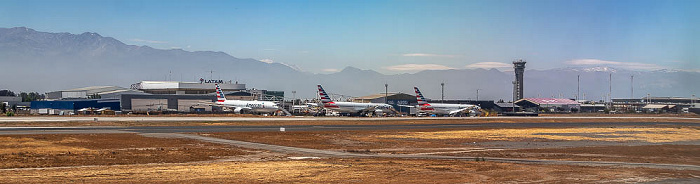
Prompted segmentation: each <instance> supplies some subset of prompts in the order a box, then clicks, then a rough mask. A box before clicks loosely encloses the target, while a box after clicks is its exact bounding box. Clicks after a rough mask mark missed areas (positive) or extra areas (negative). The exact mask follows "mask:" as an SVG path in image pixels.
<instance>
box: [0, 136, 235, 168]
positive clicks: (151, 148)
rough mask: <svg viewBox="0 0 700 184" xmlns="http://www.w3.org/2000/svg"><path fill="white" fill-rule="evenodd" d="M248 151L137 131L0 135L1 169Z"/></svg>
mask: <svg viewBox="0 0 700 184" xmlns="http://www.w3.org/2000/svg"><path fill="white" fill-rule="evenodd" d="M243 154H248V152H246V151H243V150H241V149H237V148H232V147H228V146H223V145H218V144H211V143H203V142H198V141H194V140H188V139H160V138H149V137H143V136H140V135H136V134H79V135H65V134H62V135H51V134H44V135H5V136H0V168H27V167H57V166H80V165H115V164H139V163H179V162H191V161H203V160H213V159H216V158H225V157H229V156H235V155H243Z"/></svg>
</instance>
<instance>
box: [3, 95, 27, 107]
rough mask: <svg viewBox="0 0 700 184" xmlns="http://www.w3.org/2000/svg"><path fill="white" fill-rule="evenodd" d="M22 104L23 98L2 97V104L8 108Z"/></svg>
mask: <svg viewBox="0 0 700 184" xmlns="http://www.w3.org/2000/svg"><path fill="white" fill-rule="evenodd" d="M20 102H22V97H19V96H0V103H5V105H7V108H10V107H12V106H13V105H17V104H19V103H20Z"/></svg>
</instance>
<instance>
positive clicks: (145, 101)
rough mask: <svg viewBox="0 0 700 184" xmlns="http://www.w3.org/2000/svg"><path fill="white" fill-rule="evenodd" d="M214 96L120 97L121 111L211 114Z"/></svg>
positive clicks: (141, 95) (144, 95)
mask: <svg viewBox="0 0 700 184" xmlns="http://www.w3.org/2000/svg"><path fill="white" fill-rule="evenodd" d="M215 101H216V96H215V95H174V94H166V95H151V94H140V95H137V94H126V95H121V98H120V102H121V103H120V104H121V109H122V111H126V112H134V113H146V112H155V111H159V112H164V111H168V112H212V111H214V106H213V104H214V102H215Z"/></svg>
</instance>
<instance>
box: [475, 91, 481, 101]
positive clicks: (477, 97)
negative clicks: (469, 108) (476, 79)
mask: <svg viewBox="0 0 700 184" xmlns="http://www.w3.org/2000/svg"><path fill="white" fill-rule="evenodd" d="M479 90H481V89H476V102H477V103H478V102H479Z"/></svg>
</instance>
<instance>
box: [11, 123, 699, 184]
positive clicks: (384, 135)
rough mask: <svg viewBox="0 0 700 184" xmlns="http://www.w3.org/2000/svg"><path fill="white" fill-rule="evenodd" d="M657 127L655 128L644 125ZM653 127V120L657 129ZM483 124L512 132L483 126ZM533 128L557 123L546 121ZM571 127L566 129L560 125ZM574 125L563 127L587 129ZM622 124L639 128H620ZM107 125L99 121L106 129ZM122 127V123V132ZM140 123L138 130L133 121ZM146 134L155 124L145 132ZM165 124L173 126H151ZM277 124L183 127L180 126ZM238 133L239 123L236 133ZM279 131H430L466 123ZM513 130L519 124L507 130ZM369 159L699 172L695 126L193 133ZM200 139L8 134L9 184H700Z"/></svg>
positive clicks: (676, 176) (689, 175)
mask: <svg viewBox="0 0 700 184" xmlns="http://www.w3.org/2000/svg"><path fill="white" fill-rule="evenodd" d="M647 120H649V119H647ZM652 120H653V119H652ZM478 121H487V122H506V123H508V122H509V121H511V120H509V119H505V120H495V119H483V120H478ZM533 121H538V122H550V121H554V120H552V119H546V118H542V119H540V118H537V119H533ZM555 121H564V120H555ZM583 121H584V120H582V119H574V120H571V121H566V122H562V123H569V122H583ZM614 121H615V122H629V121H636V120H635V119H624V120H623V119H615V120H614ZM99 123H102V122H99ZM120 123H122V122H120ZM135 123H136V122H135ZM139 123H142V124H139V126H140V125H146V124H147V123H148V122H139ZM153 123H155V124H157V125H160V124H164V122H153ZM203 123H204V124H206V125H222V124H224V125H232V124H235V125H246V124H251V123H262V124H274V123H275V122H217V123H206V122H199V123H198V122H183V123H182V124H180V125H201V124H203ZM228 123H231V124H228ZM278 123H294V124H304V123H313V124H318V123H328V124H347V123H354V124H380V123H382V124H383V123H390V124H429V123H446V124H449V123H471V121H468V122H465V120H445V121H435V120H406V121H398V120H397V121H382V122H371V121H328V122H325V121H314V122H278ZM510 123H515V122H510ZM193 134H198V135H202V136H211V137H217V138H223V139H231V140H240V141H248V142H257V143H266V144H274V145H283V146H291V147H302V148H313V149H323V150H335V151H345V152H353V153H362V154H370V155H371V154H425V155H446V156H469V157H501V158H525V159H545V160H575V161H616V162H631V163H664V164H685V165H700V129H698V128H697V127H696V126H680V125H679V126H676V125H646V126H615V125H614V123H613V124H609V125H605V126H587V127H569V126H564V127H557V128H542V127H540V128H509V127H500V128H498V127H478V126H475V127H467V128H449V126H446V127H442V128H431V129H404V130H400V129H399V130H371V129H368V130H352V131H341V130H332V131H327V130H319V131H288V132H220V133H210V132H206V133H193ZM298 156H306V155H293V154H283V153H275V152H271V151H265V150H251V149H242V148H238V147H233V146H231V145H223V144H215V143H207V142H201V141H198V140H193V139H181V138H157V137H146V136H142V135H139V134H135V133H122V134H36V135H0V183H59V182H71V183H173V182H176V183H601V182H603V183H638V182H667V183H683V182H685V183H697V182H698V181H700V178H699V177H700V171H698V170H679V169H670V168H666V169H652V168H645V167H619V166H618V167H615V166H605V167H602V166H582V165H557V164H520V163H499V162H492V161H488V160H487V161H476V160H438V159H401V158H325V157H324V158H307V159H301V160H297V159H296V158H293V157H298Z"/></svg>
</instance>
